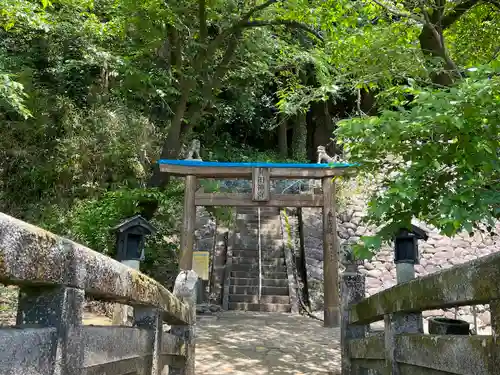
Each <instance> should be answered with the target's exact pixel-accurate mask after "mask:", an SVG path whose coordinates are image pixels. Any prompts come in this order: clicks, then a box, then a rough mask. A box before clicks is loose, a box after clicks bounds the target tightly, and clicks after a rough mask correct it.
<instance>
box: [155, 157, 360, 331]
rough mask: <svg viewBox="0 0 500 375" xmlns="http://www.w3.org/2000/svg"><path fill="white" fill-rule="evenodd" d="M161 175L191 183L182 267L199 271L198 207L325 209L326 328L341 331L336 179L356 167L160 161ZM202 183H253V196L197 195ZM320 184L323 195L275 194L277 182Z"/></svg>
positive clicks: (186, 197)
mask: <svg viewBox="0 0 500 375" xmlns="http://www.w3.org/2000/svg"><path fill="white" fill-rule="evenodd" d="M159 163H160V170H161V171H163V172H168V173H170V174H172V175H177V176H184V177H185V190H184V192H185V195H184V212H183V228H182V232H181V256H180V262H179V267H180V269H181V270H190V269H192V266H193V251H194V231H195V222H196V206H229V207H280V208H281V207H322V209H323V264H324V266H323V267H324V269H323V283H324V303H325V306H324V326H325V327H338V326H339V325H340V297H339V275H338V270H339V259H338V249H339V246H338V239H337V224H336V207H335V182H334V177H335V176H339V175H345V174H348V173H349V170H351V168H350V167H351V165H347V164H343V165H337V166H335V168H332V167H331V166H329V165H328V164H289V166H288V165H287V164H274V163H217V162H202V161H200V160H199V159H198V160H196V159H195V160H193V159H191V160H183V161H181V160H160V162H159ZM197 178H213V179H232V178H233V179H234V178H236V179H251V180H252V193H251V194H241V193H205V192H203V191H196V187H197ZM273 178H275V179H319V180H321V182H322V187H323V191H322V194H321V195H320V194H272V193H271V190H270V186H271V184H270V180H271V179H273Z"/></svg>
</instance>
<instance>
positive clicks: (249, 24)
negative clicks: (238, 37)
mask: <svg viewBox="0 0 500 375" xmlns="http://www.w3.org/2000/svg"><path fill="white" fill-rule="evenodd" d="M266 26H285V27H290V28H295V29H300V30H304V31H306V32H308V33H309V34H312V35H314V36H315V37H316V38H318V39H319V40H321V41H322V42H323V37H322V36H321V34H320V33H318V32H317V31H316V30H313V29H312V28H311V27H310V26H308V25H306V24H303V23H300V22H297V21H291V20H271V21H248V22H246V23H244V24H242V25H241V26H240V27H241V28H250V27H266Z"/></svg>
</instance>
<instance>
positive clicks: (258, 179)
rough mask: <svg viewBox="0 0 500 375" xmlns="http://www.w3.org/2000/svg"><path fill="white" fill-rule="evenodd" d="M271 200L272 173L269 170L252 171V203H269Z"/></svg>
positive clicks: (257, 169) (258, 169) (256, 169)
mask: <svg viewBox="0 0 500 375" xmlns="http://www.w3.org/2000/svg"><path fill="white" fill-rule="evenodd" d="M269 199H271V173H270V171H269V168H253V169H252V201H254V202H267V201H268V200H269Z"/></svg>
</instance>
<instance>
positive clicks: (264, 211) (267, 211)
mask: <svg viewBox="0 0 500 375" xmlns="http://www.w3.org/2000/svg"><path fill="white" fill-rule="evenodd" d="M258 212H259V211H258V208H257V207H237V208H236V214H251V215H252V214H253V215H257V213H258ZM278 213H279V208H277V207H261V208H260V215H261V216H262V215H278Z"/></svg>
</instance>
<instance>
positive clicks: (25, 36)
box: [0, 0, 500, 284]
mask: <svg viewBox="0 0 500 375" xmlns="http://www.w3.org/2000/svg"><path fill="white" fill-rule="evenodd" d="M499 41H500V2H499V1H498V0H489V1H487V0H483V1H468V0H461V1H460V0H453V1H451V0H449V1H447V0H358V1H353V0H338V1H333V0H326V1H325V0H307V1H306V0H267V1H264V0H252V1H242V0H197V1H194V0H173V1H162V0H144V1H134V0H52V1H50V0H3V1H2V3H1V5H0V124H1V128H0V132H1V137H0V153H1V157H0V204H1V207H0V210H1V211H2V212H5V213H8V214H10V215H13V216H16V217H17V218H20V219H22V220H25V221H29V222H32V223H34V224H37V225H39V226H42V227H44V228H47V229H49V230H51V231H54V232H56V233H58V234H61V235H64V236H68V237H70V238H72V239H74V240H76V241H79V242H82V243H84V244H86V245H88V246H89V247H91V248H93V249H96V250H98V251H102V252H104V253H107V254H110V255H112V254H113V251H114V238H113V237H112V235H111V234H110V233H109V228H111V227H112V226H114V225H115V224H117V223H118V222H119V221H120V220H121V219H123V218H125V217H127V216H130V215H132V214H136V213H141V214H143V215H144V216H146V217H147V218H150V219H152V221H153V223H154V225H155V226H157V227H158V228H159V231H158V235H156V236H155V237H154V238H150V239H149V240H148V244H147V258H146V259H147V260H146V262H145V264H144V267H145V268H144V270H145V271H146V272H148V273H150V274H151V275H153V276H154V277H156V278H157V279H158V280H160V281H162V282H164V283H167V284H168V283H170V282H171V275H172V274H173V273H172V271H173V270H175V268H176V256H177V243H176V240H175V238H174V237H172V236H173V235H175V234H177V233H178V226H179V213H180V211H181V209H180V208H181V199H182V185H181V181H179V180H176V179H173V178H169V176H168V175H167V174H160V173H159V171H158V169H157V164H156V161H157V160H158V159H160V158H171V159H176V158H179V157H181V152H182V146H183V145H184V144H187V143H188V142H189V141H190V140H191V139H192V138H198V139H200V141H201V143H202V152H203V158H204V159H205V160H219V161H223V160H231V161H246V160H262V161H267V160H269V161H273V160H281V161H283V160H300V161H307V160H309V161H313V160H314V157H315V149H316V147H317V146H318V145H326V146H327V148H328V151H329V152H330V154H333V153H337V154H343V155H344V157H345V158H347V159H348V160H349V161H353V162H361V163H362V167H361V168H360V173H369V174H379V173H383V175H384V176H385V177H384V179H383V181H382V184H383V186H384V189H383V190H382V191H381V192H380V193H379V194H377V195H375V196H373V199H372V201H371V204H370V216H369V220H371V221H372V222H373V223H375V224H389V226H388V227H387V229H386V231H385V232H381V233H379V236H377V237H373V238H365V242H364V245H366V246H365V247H364V248H361V247H360V248H359V249H358V255H359V256H368V255H369V254H368V253H367V252H366V250H367V249H370V248H371V249H372V250H373V249H376V248H377V246H378V245H379V243H380V241H381V240H383V239H384V238H387V237H388V236H389V235H390V232H391V231H392V230H394V228H395V227H396V226H400V225H407V224H408V223H409V222H410V220H411V218H412V217H418V218H419V219H421V220H424V221H426V222H428V223H431V224H433V225H435V226H436V227H438V228H440V229H441V230H442V231H443V232H444V233H445V234H448V235H452V234H454V233H455V232H457V231H461V230H463V229H465V230H468V231H470V232H472V231H474V230H478V228H480V229H481V230H488V226H489V225H491V224H492V221H493V220H495V219H498V218H499V216H500V166H499V160H500V159H499V156H500V155H499V150H500V139H499V133H500V132H499V127H500V74H499V73H500V48H499V45H500V44H499ZM388 160H391V162H390V163H388Z"/></svg>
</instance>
